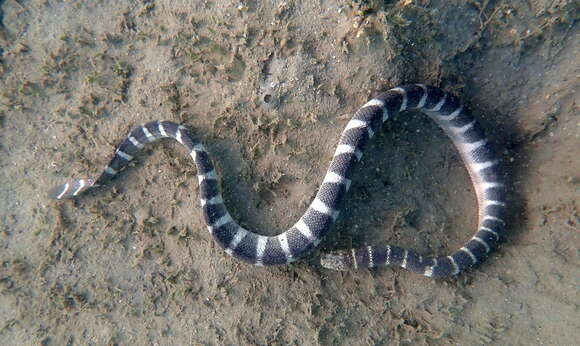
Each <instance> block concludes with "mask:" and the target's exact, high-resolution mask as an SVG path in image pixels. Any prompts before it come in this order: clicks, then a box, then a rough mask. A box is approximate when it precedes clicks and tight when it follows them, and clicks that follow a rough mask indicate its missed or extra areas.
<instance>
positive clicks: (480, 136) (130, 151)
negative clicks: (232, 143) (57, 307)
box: [49, 84, 507, 278]
mask: <svg viewBox="0 0 580 346" xmlns="http://www.w3.org/2000/svg"><path fill="white" fill-rule="evenodd" d="M412 109H415V110H420V111H421V112H423V113H425V114H426V115H428V116H429V117H430V118H431V119H433V120H434V121H435V122H436V123H437V124H438V125H439V126H440V127H441V128H442V129H443V130H444V132H445V133H446V134H447V135H448V136H449V138H450V139H451V141H452V142H453V144H454V145H455V147H456V148H457V150H458V151H459V154H460V156H461V158H462V160H463V162H464V163H465V166H466V167H467V171H468V173H469V176H470V178H471V181H472V183H473V186H474V188H475V192H476V196H477V202H478V214H479V215H478V216H479V217H478V224H477V230H476V232H475V234H474V235H473V236H472V237H471V238H470V239H469V241H467V243H466V244H465V245H464V246H463V247H461V248H460V249H458V250H457V251H455V252H453V253H452V254H450V255H448V256H441V257H427V256H425V257H424V256H421V255H419V254H418V253H416V252H415V251H413V250H409V249H404V248H401V247H398V246H394V245H376V246H366V247H362V248H357V249H348V250H337V251H333V252H330V253H328V254H324V255H322V258H321V264H322V266H323V267H326V268H329V269H334V270H349V269H360V268H371V267H376V266H381V265H395V266H400V267H403V268H405V269H407V270H410V271H412V272H416V273H419V274H423V275H425V276H427V277H433V278H441V277H447V276H453V275H458V274H459V273H461V272H463V271H464V270H466V269H468V268H470V267H472V266H473V265H475V264H478V263H481V262H482V261H484V260H485V258H487V256H488V254H489V253H490V252H491V251H493V250H494V249H495V248H496V247H497V245H498V242H499V240H500V239H501V238H502V236H503V235H504V229H505V221H504V217H505V214H506V210H505V209H506V194H507V191H506V188H505V185H504V183H503V182H502V175H501V169H500V164H499V161H498V158H497V156H496V154H495V152H494V150H493V148H492V145H491V143H490V142H489V140H488V139H487V138H486V137H485V134H484V131H483V129H482V128H481V126H480V125H479V124H478V123H477V122H476V120H475V119H474V118H473V116H472V115H471V114H470V112H469V111H468V109H467V108H465V107H464V106H463V105H462V104H461V102H460V101H459V99H458V98H457V97H455V96H453V95H452V94H449V93H446V92H444V91H442V90H441V89H439V88H436V87H432V86H426V85H423V84H414V85H405V86H400V87H396V88H393V89H390V90H388V91H386V92H384V93H382V94H380V95H378V96H377V97H375V98H373V99H371V100H370V101H369V102H367V103H366V104H365V105H363V106H362V107H361V108H360V109H359V110H358V111H357V112H356V113H355V114H354V116H353V117H352V119H351V120H350V121H349V122H348V123H347V125H346V128H345V129H344V131H343V132H342V135H341V136H340V139H339V141H338V146H337V147H336V151H335V152H334V156H333V158H332V161H331V162H330V167H329V168H328V171H327V172H326V175H325V177H324V179H323V180H322V183H321V185H320V187H319V189H318V192H317V194H316V196H315V197H314V200H313V201H312V203H311V204H310V206H309V207H308V209H307V210H306V212H305V213H304V215H302V217H300V219H299V220H298V221H297V222H296V224H295V225H294V226H292V227H291V228H290V229H289V230H287V231H286V232H284V233H281V234H279V235H276V236H263V235H259V234H256V233H253V232H251V231H249V230H246V229H244V228H243V227H241V226H240V225H238V223H236V221H234V220H233V219H232V217H231V215H230V213H229V212H228V210H227V209H226V206H225V204H224V200H223V198H222V195H221V192H220V188H219V181H218V176H217V174H216V171H215V169H214V166H213V164H212V162H211V160H210V157H209V154H208V152H207V150H206V149H205V148H204V146H203V145H202V144H201V143H200V142H199V141H197V140H196V139H195V138H194V137H193V136H192V135H191V133H190V132H189V130H188V129H187V128H186V127H184V126H182V125H178V124H176V123H173V122H169V121H153V122H149V123H147V124H144V125H142V126H139V127H137V128H135V129H134V130H133V131H132V132H131V134H130V135H129V137H128V138H127V139H125V141H123V143H121V145H120V146H119V147H118V149H117V150H116V152H115V155H114V157H113V159H112V160H111V161H110V163H109V164H108V165H107V166H106V167H105V169H104V171H103V172H102V173H101V175H100V176H99V177H98V178H96V179H94V180H93V179H79V180H76V181H74V182H71V183H67V184H64V185H60V186H57V187H56V188H54V189H52V191H51V192H50V193H49V197H50V198H53V199H68V198H73V197H76V196H78V195H80V194H82V193H83V192H85V191H88V190H90V189H92V188H94V187H96V186H100V185H105V184H107V183H109V181H110V180H111V179H112V178H114V177H115V176H116V175H117V173H118V172H119V171H120V170H121V169H123V168H124V167H125V166H127V164H128V163H129V162H130V161H131V160H132V159H133V157H134V156H135V155H136V154H137V153H138V152H139V151H140V150H141V149H142V148H143V147H144V145H145V144H147V143H150V142H153V141H156V140H158V139H161V138H166V137H169V138H173V139H175V140H176V141H177V142H179V143H181V144H182V145H183V146H184V147H185V148H186V149H187V152H188V153H189V155H190V156H191V158H192V159H193V161H194V162H195V165H196V168H197V178H198V182H199V192H200V195H201V196H200V198H201V208H202V210H203V216H204V219H205V222H206V224H207V228H208V230H209V232H210V233H211V234H212V236H213V237H214V239H215V240H216V241H217V242H218V243H219V244H220V245H221V246H222V247H223V248H224V249H225V252H226V253H228V254H229V255H231V256H233V257H235V258H238V259H241V260H243V261H246V262H249V263H251V264H255V265H264V266H266V265H283V264H288V263H290V262H293V261H295V260H297V259H299V258H301V257H303V256H304V255H306V254H307V253H308V252H309V251H310V250H312V249H313V248H315V247H316V246H317V245H318V244H319V243H320V241H321V240H322V239H323V237H324V236H325V235H326V234H327V233H328V232H329V231H330V230H331V225H332V223H333V222H334V221H336V219H337V217H338V215H339V210H338V206H339V205H340V203H341V201H342V200H343V198H344V196H345V194H346V193H347V191H348V189H349V187H350V184H351V176H352V172H353V168H354V167H355V166H356V164H357V163H358V162H359V161H360V160H361V158H362V156H363V150H364V148H365V146H366V144H367V143H368V142H369V140H370V139H371V138H372V137H373V135H374V133H375V132H376V131H378V130H379V128H380V127H381V124H382V123H383V122H385V121H386V120H387V119H389V118H390V117H392V116H393V115H395V114H396V113H398V112H402V111H405V110H412Z"/></svg>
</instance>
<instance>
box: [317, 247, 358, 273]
mask: <svg viewBox="0 0 580 346" xmlns="http://www.w3.org/2000/svg"><path fill="white" fill-rule="evenodd" d="M320 264H321V265H322V266H323V267H324V268H327V269H332V270H337V271H346V270H350V269H354V265H353V263H352V253H351V251H346V250H336V251H332V252H329V253H326V254H323V255H322V257H321V258H320Z"/></svg>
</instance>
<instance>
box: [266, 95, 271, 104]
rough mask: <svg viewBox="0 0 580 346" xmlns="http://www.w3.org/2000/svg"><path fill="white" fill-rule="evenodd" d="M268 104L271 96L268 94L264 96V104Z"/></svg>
mask: <svg viewBox="0 0 580 346" xmlns="http://www.w3.org/2000/svg"><path fill="white" fill-rule="evenodd" d="M270 102H272V95H270V94H266V95H264V103H270Z"/></svg>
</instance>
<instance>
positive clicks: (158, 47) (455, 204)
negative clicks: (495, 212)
mask: <svg viewBox="0 0 580 346" xmlns="http://www.w3.org/2000/svg"><path fill="white" fill-rule="evenodd" d="M0 19H1V24H2V25H1V26H0V89H1V93H0V167H1V169H0V181H1V186H0V218H1V223H0V230H1V232H0V247H1V251H0V344H2V345H39V344H40V345H128V344H133V345H187V344H196V345H197V344H199V345H237V344H247V345H250V344H259V345H266V344H296V345H317V344H320V345H352V344H363V345H426V344H428V345H483V344H498V345H576V344H577V343H578V340H580V331H579V330H580V312H579V303H580V293H579V287H580V266H579V263H580V261H579V260H580V214H579V208H580V205H579V203H580V117H579V114H580V111H579V108H580V107H579V100H580V87H579V81H580V58H579V56H580V30H579V28H578V20H579V19H580V8H579V5H578V2H576V1H566V0H556V1H553V0H550V1H548V0H532V1H518V0H516V1H468V2H463V1H442V0H441V1H429V0H417V1H413V0H403V1H385V2H379V1H362V2H351V1H339V2H335V1H284V2H274V1H268V2H260V1H154V0H143V1H104V0H103V1H52V0H44V1H26V0H4V1H0ZM411 82H422V83H426V84H432V85H437V86H441V87H442V88H444V89H445V90H447V91H451V92H453V93H455V94H457V95H459V96H460V97H461V99H462V100H463V101H464V102H465V103H466V104H467V105H468V106H469V107H470V108H471V109H472V110H473V113H474V114H475V116H477V118H478V119H480V121H481V123H482V125H483V126H484V128H485V129H486V130H487V133H488V135H489V137H490V138H491V140H492V141H493V142H494V143H495V144H496V147H497V149H498V151H499V153H500V155H501V160H502V163H503V165H504V166H505V172H506V177H507V178H508V181H509V190H510V199H509V215H510V217H509V220H508V230H509V236H508V237H507V239H505V241H504V242H503V243H502V245H501V247H500V248H499V249H498V251H496V252H494V253H493V255H492V256H490V258H489V259H488V260H487V261H486V262H485V263H484V264H482V265H480V266H478V267H476V268H474V269H473V270H472V271H470V272H468V273H466V274H464V275H461V276H459V277H457V278H452V279H447V280H432V279H428V278H425V277H422V276H419V275H416V274H413V273H410V272H407V271H404V270H401V269H399V268H385V267H383V268H378V269H373V270H365V271H358V272H347V273H337V272H330V271H327V270H325V269H323V268H321V267H320V266H319V264H318V259H319V256H320V253H321V252H324V251H328V250H330V249H335V248H344V247H351V246H360V245H365V244H380V243H390V244H397V245H401V246H405V247H409V248H413V249H416V250H417V251H419V252H420V253H422V254H424V255H444V254H448V253H450V252H452V251H454V250H455V249H457V248H459V247H461V246H462V245H463V243H465V242H466V241H467V239H469V237H470V236H471V234H472V233H473V232H474V227H475V223H476V216H477V215H476V214H477V213H476V201H475V196H474V193H473V188H472V186H471V184H470V181H469V177H468V174H467V171H466V170H465V168H464V166H463V164H462V162H461V160H460V158H459V156H458V154H457V152H456V151H455V148H454V147H453V146H452V144H451V143H450V141H449V140H448V139H447V138H446V137H445V135H444V134H443V132H442V131H441V130H440V129H438V128H437V127H436V126H435V124H433V123H432V122H430V121H429V119H427V118H426V117H424V116H423V115H421V114H417V113H412V112H407V113H403V114H401V115H399V116H398V117H397V118H395V119H394V120H393V121H392V122H389V123H388V124H386V125H385V126H384V131H383V132H382V133H380V134H377V135H376V136H375V138H374V139H373V142H372V144H371V145H370V146H369V148H368V149H367V153H366V154H365V157H364V158H363V161H362V162H363V164H362V165H360V166H359V167H358V168H357V170H356V172H355V175H354V179H353V180H354V181H353V185H352V188H351V190H350V192H349V195H348V197H347V199H346V201H345V203H344V205H343V212H342V213H341V217H340V219H339V220H338V222H337V223H336V224H335V225H334V226H333V228H334V229H333V233H332V234H331V235H330V236H329V237H327V238H326V239H325V240H324V241H323V242H322V244H321V246H320V247H319V249H317V250H316V251H314V252H313V253H312V254H311V256H309V257H308V258H305V259H304V260H302V261H299V262H297V263H295V264H292V265H289V266H284V267H274V268H259V267H253V266H251V265H247V264H244V263H240V262H239V261H237V260H235V259H233V258H231V257H229V256H227V255H226V254H225V253H224V251H223V250H222V249H221V248H220V247H219V246H217V245H216V244H215V243H214V242H213V240H212V239H211V236H210V234H209V233H208V232H207V231H206V230H205V225H204V224H203V221H202V217H201V212H200V208H199V201H198V187H197V183H196V179H195V175H196V172H195V168H194V165H193V163H192V161H191V160H190V158H189V157H188V156H187V155H186V154H187V153H185V151H184V150H183V148H182V147H181V146H179V145H176V144H175V143H170V142H160V143H157V144H153V145H150V146H148V149H146V150H145V151H144V153H142V154H141V155H139V156H138V157H137V160H136V162H135V164H134V165H132V167H131V168H129V169H128V170H127V171H125V172H123V174H122V175H121V176H120V177H119V178H118V179H117V180H115V182H114V183H113V184H112V186H111V187H110V188H103V189H100V190H99V191H96V192H94V193H89V194H87V195H86V196H83V197H82V198H79V199H78V200H74V201H67V202H55V201H51V200H48V199H47V198H46V192H47V191H48V190H49V189H50V187H52V186H54V185H56V184H60V183H63V182H65V181H69V180H70V179H72V178H82V177H94V176H96V175H97V174H98V173H99V170H100V169H102V167H103V166H104V165H105V164H106V163H107V162H108V160H109V159H110V158H111V157H112V155H113V152H114V149H115V146H116V145H117V144H119V143H120V142H121V141H122V140H123V139H124V138H125V136H126V135H127V133H128V132H129V131H130V130H131V129H132V128H133V127H134V126H136V125H139V124H141V123H144V122H147V121H151V120H157V119H167V120H172V121H177V122H180V123H183V124H185V125H187V126H188V127H189V128H191V129H192V131H193V132H194V133H195V135H196V136H197V137H199V138H200V140H202V141H203V142H204V143H205V145H206V147H207V148H208V150H209V151H210V152H211V154H212V156H213V158H214V163H215V164H216V166H217V170H218V172H219V173H220V176H221V184H222V187H223V191H224V198H225V200H226V204H227V205H228V208H229V209H230V212H231V213H232V215H234V216H235V218H236V219H237V220H238V221H239V222H240V223H241V224H242V225H243V226H244V227H246V228H250V229H253V230H256V232H258V233H261V234H267V235H275V234H277V233H280V232H281V231H283V230H285V229H287V228H288V227H290V226H291V225H293V223H294V222H295V221H296V220H297V219H298V218H299V217H300V215H301V214H302V213H303V211H304V210H305V208H306V206H307V205H308V204H309V203H310V201H311V199H312V197H313V196H314V193H315V192H316V189H317V187H318V184H319V183H320V182H321V181H322V178H323V176H324V173H325V171H326V169H327V165H328V162H329V161H330V158H331V157H332V154H333V152H334V149H335V145H336V142H337V140H338V137H339V135H340V133H341V132H342V130H343V128H344V126H345V125H346V123H347V121H348V119H349V117H350V115H351V114H353V113H354V111H356V109H357V108H358V107H360V106H361V105H362V104H364V103H365V102H366V101H367V100H368V99H369V98H370V97H372V96H373V95H376V94H377V93H379V92H380V91H383V90H386V89H389V88H391V87H393V86H396V85H399V84H404V83H411Z"/></svg>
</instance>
